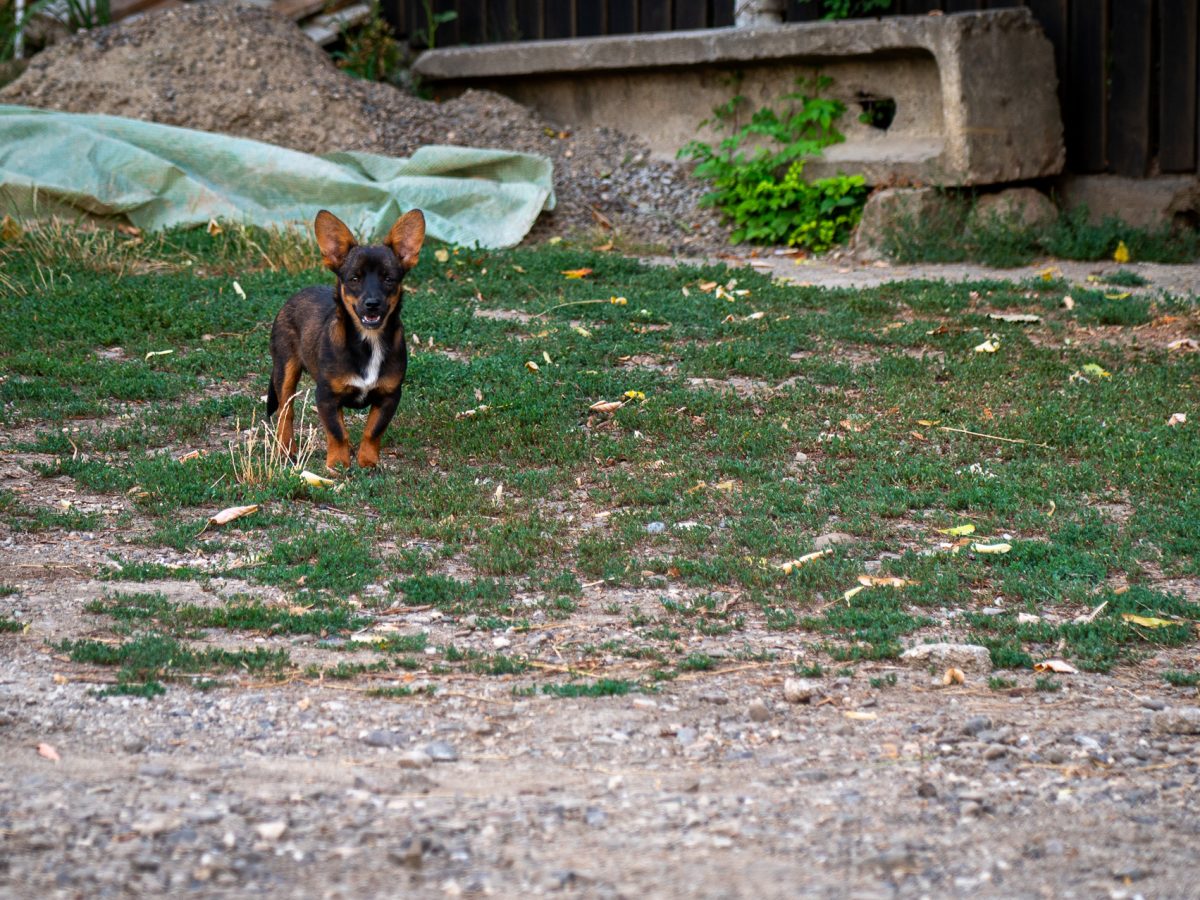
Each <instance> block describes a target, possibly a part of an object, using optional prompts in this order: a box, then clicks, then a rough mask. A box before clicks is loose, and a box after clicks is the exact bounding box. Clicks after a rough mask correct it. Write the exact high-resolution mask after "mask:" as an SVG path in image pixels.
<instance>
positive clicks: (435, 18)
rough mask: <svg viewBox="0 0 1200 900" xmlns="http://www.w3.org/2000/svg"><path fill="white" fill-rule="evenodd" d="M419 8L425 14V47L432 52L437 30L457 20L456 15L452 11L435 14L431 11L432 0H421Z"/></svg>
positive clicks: (435, 42)
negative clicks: (421, 8) (422, 8)
mask: <svg viewBox="0 0 1200 900" xmlns="http://www.w3.org/2000/svg"><path fill="white" fill-rule="evenodd" d="M421 6H422V7H424V12H425V33H424V35H423V36H424V38H425V47H426V48H427V49H429V50H432V49H433V48H434V46H435V45H436V44H437V30H438V29H439V28H441V27H442V26H443V25H445V24H446V23H447V22H453V21H454V20H455V19H457V18H458V13H457V12H455V11H454V10H452V9H448V10H446V11H445V12H440V13H435V12H434V11H433V0H421Z"/></svg>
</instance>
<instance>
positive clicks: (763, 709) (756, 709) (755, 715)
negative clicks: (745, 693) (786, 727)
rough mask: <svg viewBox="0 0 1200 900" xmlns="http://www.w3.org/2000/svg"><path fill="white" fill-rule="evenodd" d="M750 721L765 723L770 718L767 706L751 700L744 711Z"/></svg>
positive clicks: (759, 701)
mask: <svg viewBox="0 0 1200 900" xmlns="http://www.w3.org/2000/svg"><path fill="white" fill-rule="evenodd" d="M746 712H747V714H748V715H749V716H750V718H751V720H753V721H755V722H766V721H767V720H769V719H770V718H771V710H769V709H768V708H767V704H765V703H763V702H762V701H761V700H753V701H751V703H750V706H749V707H748V708H747V710H746Z"/></svg>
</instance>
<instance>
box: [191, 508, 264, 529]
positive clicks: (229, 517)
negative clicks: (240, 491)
mask: <svg viewBox="0 0 1200 900" xmlns="http://www.w3.org/2000/svg"><path fill="white" fill-rule="evenodd" d="M254 512H258V504H257V503H251V504H250V505H249V506H230V507H228V508H226V509H223V510H221V511H220V512H219V513H217V514H216V515H214V516H211V517H210V518H209V520H208V525H205V526H204V527H205V528H206V529H207V528H208V526H209V525H228V524H229V523H230V522H232V521H233V520H234V519H240V518H241V517H242V516H248V515H250V514H251V513H254Z"/></svg>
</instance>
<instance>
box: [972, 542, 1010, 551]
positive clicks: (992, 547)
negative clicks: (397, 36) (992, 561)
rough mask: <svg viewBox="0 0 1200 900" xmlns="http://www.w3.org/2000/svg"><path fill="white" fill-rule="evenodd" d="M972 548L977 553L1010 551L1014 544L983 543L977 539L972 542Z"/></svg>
mask: <svg viewBox="0 0 1200 900" xmlns="http://www.w3.org/2000/svg"><path fill="white" fill-rule="evenodd" d="M971 549H972V550H974V551H975V552H976V553H995V554H999V553H1008V552H1009V551H1010V550H1012V544H981V543H979V542H978V541H976V542H975V543H973V544H971Z"/></svg>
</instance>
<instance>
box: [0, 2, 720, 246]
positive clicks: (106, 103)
mask: <svg viewBox="0 0 1200 900" xmlns="http://www.w3.org/2000/svg"><path fill="white" fill-rule="evenodd" d="M0 102H2V103H16V104H22V105H26V106H37V107H47V108H51V109H60V110H65V111H68V112H89V113H97V112H98V113H108V114H111V115H120V116H130V117H132V118H136V119H144V120H147V121H152V122H162V123H165V124H168V125H177V126H181V127H186V128H196V129H199V130H201V131H217V132H222V133H225V134H233V135H238V136H241V137H250V138H256V139H258V140H263V141H268V142H270V143H274V144H280V145H283V146H285V147H291V148H293V149H296V150H302V151H305V152H308V153H328V152H333V151H337V150H361V151H367V152H373V153H384V154H388V155H391V156H408V155H411V154H412V153H413V152H414V151H415V150H416V149H417V148H419V147H421V146H424V145H426V144H459V145H466V146H475V147H501V148H504V149H508V150H521V151H527V152H531V153H540V154H543V155H545V156H548V157H550V159H551V160H552V161H553V163H554V176H555V192H556V195H557V198H558V208H557V209H556V210H555V211H554V212H553V213H548V214H544V215H543V216H542V217H541V218H540V219H539V221H538V223H537V225H536V226H535V228H534V231H533V232H532V233H531V235H530V237H529V240H530V241H534V242H540V241H543V240H545V239H546V238H549V237H551V236H556V235H557V236H569V235H577V234H584V233H587V232H593V231H596V232H601V231H602V232H603V234H597V235H596V243H597V244H600V243H607V242H608V240H609V239H611V238H613V237H614V236H615V238H616V240H617V243H618V244H619V245H621V246H632V247H639V248H656V249H658V250H660V251H664V252H669V253H689V254H702V253H713V252H718V251H720V250H721V249H722V248H723V247H724V246H725V243H726V232H725V230H724V229H723V228H722V227H721V226H720V225H719V223H718V222H717V221H716V218H715V216H714V214H713V213H712V212H711V211H710V210H707V209H703V210H702V209H699V208H698V207H697V203H698V201H699V198H700V196H701V195H702V194H703V193H704V187H703V185H702V184H701V183H699V182H697V181H695V180H694V179H691V178H690V177H689V176H688V171H687V169H686V168H685V167H683V166H680V165H675V164H673V163H669V162H661V161H655V160H651V159H650V158H649V153H648V148H647V146H646V145H645V143H644V142H642V141H640V140H638V139H636V138H633V137H630V136H629V135H627V134H622V133H620V132H617V131H613V130H611V129H603V128H595V129H585V130H580V131H575V130H573V129H572V126H571V123H569V122H560V123H548V122H544V121H542V120H541V119H539V118H538V117H537V116H536V115H535V114H533V113H532V112H530V110H528V109H527V108H526V107H523V106H521V105H519V104H517V103H514V102H512V101H511V100H508V99H507V98H505V97H502V96H500V95H498V94H493V93H489V92H486V91H470V92H468V93H466V94H465V95H463V96H462V97H458V98H455V99H453V100H448V101H447V102H444V103H437V102H431V101H426V100H421V99H419V98H417V97H414V96H412V95H411V94H409V93H406V92H404V91H401V90H399V89H397V88H395V87H392V86H390V85H387V84H380V83H371V82H365V81H360V80H358V79H355V78H351V77H349V76H348V75H345V74H344V73H342V72H341V71H340V70H338V69H337V68H335V66H334V65H333V63H332V62H330V60H329V58H328V56H326V54H325V53H324V52H323V51H322V50H321V49H320V48H319V47H317V46H316V45H315V44H313V43H312V42H311V41H310V40H308V38H306V37H305V36H304V34H303V32H301V31H300V29H299V28H297V27H296V26H295V25H294V24H293V23H291V22H290V21H286V20H284V19H281V18H279V17H277V16H275V15H274V14H272V13H270V12H267V11H266V10H263V9H261V8H258V7H239V6H236V5H231V4H225V3H216V2H211V3H209V2H206V3H192V4H188V5H186V6H181V7H177V8H175V9H170V10H166V11H163V12H157V13H153V14H149V15H146V16H144V17H142V18H140V19H137V20H135V21H133V22H122V23H118V24H116V25H113V26H110V27H108V28H101V29H97V30H94V31H89V32H81V33H79V34H77V35H75V36H74V37H72V38H70V39H68V40H66V41H64V42H62V43H60V44H56V45H55V46H53V47H51V48H50V49H48V50H46V51H44V52H43V53H41V54H39V55H38V56H36V57H35V58H34V59H33V60H32V61H31V62H30V65H29V68H28V69H27V70H26V72H25V74H24V75H22V76H21V77H20V78H19V79H18V80H17V81H15V82H13V83H12V84H10V85H8V86H7V87H5V88H4V89H3V90H0ZM614 232H615V234H614Z"/></svg>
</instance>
